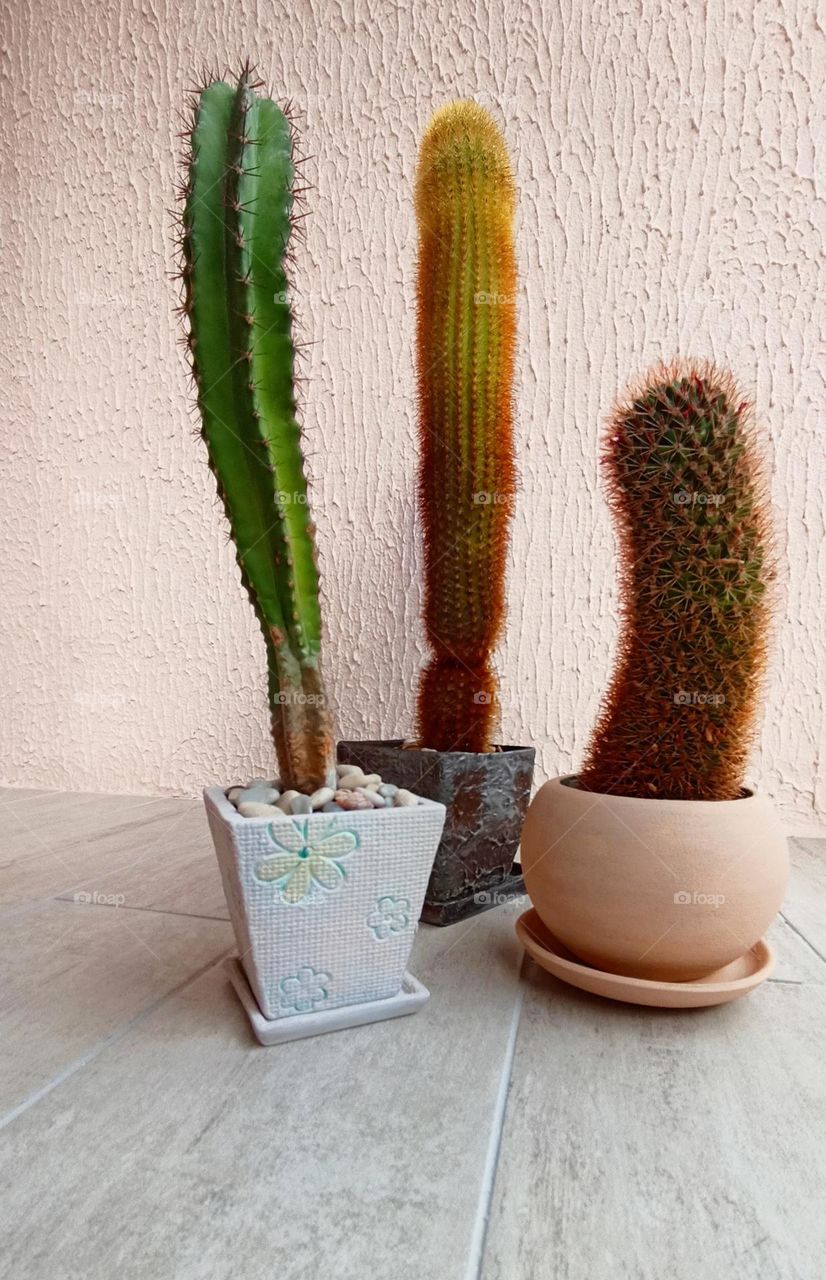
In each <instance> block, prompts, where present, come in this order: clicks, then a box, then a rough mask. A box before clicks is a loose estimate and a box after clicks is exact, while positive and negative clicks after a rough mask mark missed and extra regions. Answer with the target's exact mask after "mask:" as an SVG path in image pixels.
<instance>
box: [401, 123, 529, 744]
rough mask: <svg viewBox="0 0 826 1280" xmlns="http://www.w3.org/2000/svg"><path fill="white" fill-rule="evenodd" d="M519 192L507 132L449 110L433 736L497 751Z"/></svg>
mask: <svg viewBox="0 0 826 1280" xmlns="http://www.w3.org/2000/svg"><path fill="white" fill-rule="evenodd" d="M515 205H516V190H515V185H514V181H513V175H512V173H511V167H510V162H509V159H508V153H507V150H506V148H505V143H504V140H503V138H502V135H501V133H500V131H499V129H498V128H497V126H496V124H495V123H494V121H493V119H492V118H491V117H490V115H489V114H488V113H487V112H486V111H485V110H484V109H483V108H482V107H480V106H478V105H477V104H476V103H473V102H453V103H450V104H449V105H448V106H446V107H443V108H442V109H441V110H440V111H437V112H436V114H435V115H434V116H433V119H432V120H431V122H430V124H429V125H428V128H427V131H426V133H425V135H424V138H423V139H422V145H421V150H420V153H419V164H418V169H417V174H416V215H417V218H418V224H419V271H418V332H417V359H418V385H419V435H420V444H421V468H420V473H419V503H420V509H421V514H422V522H423V526H424V549H425V601H424V621H425V629H426V633H427V638H428V641H429V644H430V648H431V651H432V657H431V659H430V662H429V664H428V666H427V667H426V668H425V670H424V672H423V674H422V681H421V686H420V689H419V701H418V736H419V740H420V742H421V744H422V745H423V746H426V747H434V748H436V749H437V750H441V751H490V750H491V735H492V730H493V726H494V724H495V721H496V712H497V706H496V695H497V682H496V677H495V674H494V671H493V668H492V666H491V654H492V651H493V649H494V646H495V645H496V643H497V640H498V639H499V636H500V634H501V631H502V627H503V624H504V619H505V558H506V552H507V545H508V536H509V528H510V521H511V515H512V512H513V502H514V494H515V489H516V468H515V462H514V451H513V403H512V396H513V365H514V353H515V346H516V301H515V291H516V257H515V251H514V242H513V219H514V212H515Z"/></svg>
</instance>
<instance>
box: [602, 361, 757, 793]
mask: <svg viewBox="0 0 826 1280" xmlns="http://www.w3.org/2000/svg"><path fill="white" fill-rule="evenodd" d="M604 463H605V467H606V471H607V479H608V491H609V502H610V505H611V508H612V511H613V514H614V517H615V521H616V524H617V527H618V533H619V544H620V557H621V597H622V598H621V612H622V621H623V630H622V635H621V638H620V645H619V657H618V661H617V666H616V670H615V673H614V676H613V680H612V683H611V686H610V690H609V693H608V697H607V700H606V703H605V706H604V708H603V711H602V714H601V717H600V719H599V722H598V724H597V726H596V729H595V732H594V737H593V741H592V744H591V746H590V750H589V753H588V757H587V761H586V764H585V767H584V769H583V771H582V773H581V775H580V786H582V787H584V788H585V789H587V790H589V791H598V792H602V793H605V792H611V793H613V794H615V795H630V796H639V797H645V796H656V797H658V798H660V799H669V800H731V799H736V798H737V796H739V795H740V794H741V788H742V782H743V772H744V769H745V766H746V761H747V757H748V751H749V746H750V736H751V730H752V728H753V725H754V720H755V713H756V708H757V698H758V694H759V689H760V682H761V677H762V674H763V670H764V664H765V657H766V643H767V626H768V622H769V619H770V613H771V603H770V593H769V590H768V588H769V585H770V583H771V580H772V577H773V568H772V563H771V546H770V520H769V511H768V506H767V501H766V499H765V497H764V493H763V484H762V480H761V473H760V464H759V458H758V455H757V452H756V448H755V442H754V438H753V431H752V427H751V408H750V406H749V404H748V403H747V402H746V401H745V400H744V399H743V397H742V396H741V394H740V392H739V391H738V389H737V387H736V385H735V383H734V380H733V379H732V377H731V376H730V375H729V374H728V373H726V372H722V371H720V370H719V369H717V368H715V367H714V366H713V365H711V364H707V363H694V362H678V363H676V364H674V365H671V366H661V367H659V368H657V369H655V370H653V371H652V372H651V373H650V374H649V376H648V377H647V378H646V379H645V380H644V382H643V383H642V384H641V385H639V386H638V387H636V388H632V390H631V391H630V394H629V395H628V397H627V399H626V400H625V401H624V402H623V403H620V404H619V405H618V406H617V407H616V409H615V410H614V413H613V415H612V417H611V420H610V422H609V427H608V434H607V444H606V449H605V457H604Z"/></svg>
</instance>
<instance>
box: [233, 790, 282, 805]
mask: <svg viewBox="0 0 826 1280" xmlns="http://www.w3.org/2000/svg"><path fill="white" fill-rule="evenodd" d="M280 795H281V792H280V791H276V789H275V787H268V786H260V787H244V788H243V790H242V791H241V794H240V796H239V797H238V799H239V801H240V800H249V801H251V802H253V803H255V804H275V803H276V801H277V800H278V797H279V796H280Z"/></svg>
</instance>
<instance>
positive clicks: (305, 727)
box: [181, 65, 332, 792]
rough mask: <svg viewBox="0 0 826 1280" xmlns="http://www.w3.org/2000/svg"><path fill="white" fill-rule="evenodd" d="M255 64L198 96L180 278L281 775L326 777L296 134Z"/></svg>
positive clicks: (294, 783)
mask: <svg viewBox="0 0 826 1280" xmlns="http://www.w3.org/2000/svg"><path fill="white" fill-rule="evenodd" d="M260 88H261V84H260V82H259V81H257V80H255V78H254V73H253V71H252V69H251V68H250V67H249V65H247V66H245V67H244V69H243V71H242V72H241V75H240V76H239V79H238V83H237V85H235V86H232V85H229V84H225V83H223V82H221V81H219V80H213V81H212V82H211V83H208V84H207V85H206V86H205V87H204V88H203V89H202V90H200V91H198V92H197V93H196V99H195V102H194V104H193V105H194V111H193V119H192V122H191V126H190V128H189V130H188V131H187V136H188V141H189V146H190V150H189V154H188V156H187V159H186V172H185V177H184V181H183V183H182V187H181V195H182V198H183V201H184V209H183V215H182V218H181V228H182V235H181V249H182V262H181V274H182V278H183V292H184V302H183V308H182V310H183V311H184V312H185V314H186V316H187V317H188V335H187V339H186V340H187V343H188V346H189V350H190V355H191V362H192V371H193V376H194V381H195V386H196V390H197V402H198V408H199V410H200V416H201V424H202V427H201V433H202V435H203V438H204V440H205V442H206V446H207V451H208V456H209V464H210V467H211V468H212V471H213V472H214V474H215V479H216V481H217V485H218V493H219V495H220V498H221V500H222V502H223V506H224V510H225V513H226V516H227V519H228V521H229V526H230V530H231V533H232V536H233V539H234V541H235V545H236V552H237V558H238V565H239V567H240V570H241V577H242V581H243V583H244V586H245V587H246V590H247V592H248V594H249V597H250V600H251V601H252V604H253V607H254V609H255V612H256V615H257V617H258V620H259V623H260V625H261V629H262V631H263V633H264V639H265V643H266V650H267V666H268V683H269V701H270V707H271V721H272V732H273V738H274V741H275V747H276V752H277V756H278V763H279V769H280V776H281V780H282V784H283V785H284V786H286V787H292V788H295V789H296V790H298V791H303V792H308V791H312V790H313V789H314V788H316V787H318V786H321V785H322V784H323V782H324V781H325V778H326V777H327V775H328V773H329V770H330V767H331V760H332V732H331V726H330V718H329V712H328V708H327V702H326V698H325V694H324V686H323V683H322V679H321V673H320V669H319V656H320V641H321V634H320V633H321V620H320V611H319V600H318V573H317V567H316V556H315V546H314V526H313V524H312V522H311V519H310V514H309V510H308V507H307V484H306V479H305V474H304V463H303V458H302V453H301V441H300V429H299V426H298V422H297V419H296V397H295V391H294V375H293V370H294V363H295V355H296V350H295V344H294V342H293V333H292V330H293V316H292V311H291V306H290V300H289V284H288V278H287V271H286V265H287V261H288V255H289V241H290V235H291V232H292V230H293V225H294V223H295V221H296V215H295V213H294V210H293V206H294V202H295V199H296V195H297V194H299V193H298V192H297V188H296V176H295V175H296V164H297V162H296V160H295V158H294V133H293V127H292V124H291V122H290V120H289V119H288V118H287V116H286V115H285V114H284V112H282V111H281V110H280V109H279V107H278V106H276V104H275V103H274V102H272V101H271V100H270V99H269V98H266V97H261V96H259V94H258V90H259V89H260Z"/></svg>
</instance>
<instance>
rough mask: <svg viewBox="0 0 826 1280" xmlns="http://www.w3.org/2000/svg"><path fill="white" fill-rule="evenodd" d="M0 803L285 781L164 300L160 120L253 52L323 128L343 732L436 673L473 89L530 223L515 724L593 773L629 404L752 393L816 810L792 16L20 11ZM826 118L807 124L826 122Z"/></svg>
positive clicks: (309, 407)
mask: <svg viewBox="0 0 826 1280" xmlns="http://www.w3.org/2000/svg"><path fill="white" fill-rule="evenodd" d="M0 12H2V21H3V35H4V39H3V44H2V90H3V110H2V113H1V114H0V144H1V145H2V149H3V154H4V155H5V156H6V157H7V161H6V165H5V167H4V190H3V192H2V193H1V194H0V231H1V232H2V241H3V245H4V250H5V270H4V273H3V281H2V287H3V289H4V292H5V293H6V295H7V296H6V300H5V302H4V314H5V316H6V326H5V327H6V341H5V343H4V350H3V352H2V356H0V359H2V362H3V374H2V378H3V381H2V385H3V388H4V401H5V403H4V406H3V417H4V420H5V439H6V443H5V445H4V447H3V450H2V454H1V455H0V473H1V474H2V492H3V504H2V509H3V514H2V535H0V543H1V544H2V548H3V561H2V562H3V566H4V568H3V579H4V581H3V604H4V615H5V617H4V626H3V630H2V640H1V641H0V644H1V645H2V648H1V649H0V694H1V695H2V718H0V759H1V760H2V766H0V768H1V771H2V776H3V778H4V780H5V781H6V782H9V783H15V784H26V785H44V786H55V787H67V788H74V789H93V788H99V789H107V790H121V791H130V792H138V791H147V792H195V791H196V789H197V788H199V787H200V785H201V784H203V783H204V782H207V781H212V780H214V779H227V780H228V779H233V778H238V777H240V776H242V775H245V774H248V773H250V772H253V773H254V772H260V771H263V772H268V771H269V769H270V768H271V756H270V751H269V746H268V740H267V717H266V713H265V708H264V698H263V688H264V682H263V654H262V651H261V645H260V643H259V639H258V636H257V633H256V629H255V626H254V623H253V619H252V616H251V613H250V611H249V609H248V607H247V604H246V602H245V599H244V597H243V595H242V592H241V589H240V587H239V583H238V573H237V570H236V568H235V565H234V560H233V553H232V550H231V548H230V547H229V546H228V545H227V542H226V537H225V533H224V529H223V526H222V522H221V518H220V514H219V511H218V508H217V505H216V502H215V498H214V486H213V482H212V478H211V476H210V475H209V474H208V472H207V469H206V467H205V465H204V456H203V449H202V446H201V444H200V442H199V441H198V440H196V439H195V438H194V437H193V434H192V419H191V416H190V414H189V413H188V410H187V395H186V390H185V379H184V364H183V359H182V356H181V353H180V352H179V350H178V349H177V347H176V345H175V339H176V336H177V334H176V329H175V324H174V322H173V320H172V318H171V315H170V312H171V307H172V305H173V303H174V301H175V294H176V289H175V286H174V285H173V284H172V283H171V282H170V281H169V280H168V279H167V277H166V271H167V269H168V267H169V262H170V220H169V217H168V216H167V214H166V212H165V210H166V209H167V208H168V207H169V206H170V205H171V203H172V196H171V192H172V187H173V182H174V179H175V167H174V154H175V150H176V147H177V143H176V139H175V136H174V135H175V130H176V129H177V128H178V127H179V126H178V123H177V121H176V119H175V113H176V111H177V110H178V109H179V108H180V107H181V106H182V104H183V98H184V89H185V87H186V86H187V85H188V84H190V83H191V82H192V81H193V79H194V78H195V74H196V73H197V71H198V69H199V68H200V67H201V66H202V64H203V63H205V62H206V63H216V62H219V63H225V62H226V61H227V60H233V61H234V60H235V59H236V58H237V57H238V56H240V55H242V54H244V53H246V52H249V53H250V54H251V55H252V56H253V57H254V58H255V59H257V61H258V63H259V66H260V68H261V70H262V72H263V74H264V75H265V76H266V78H267V79H268V81H269V82H270V83H271V85H272V86H273V88H274V90H275V92H276V94H277V95H278V96H283V97H288V96H291V97H293V98H294V99H295V100H296V101H297V102H298V104H299V105H300V106H301V107H302V108H303V109H304V110H305V112H306V129H307V140H306V149H307V151H308V152H310V153H312V154H313V155H314V156H315V159H314V160H313V161H312V166H311V167H312V170H313V174H312V177H313V180H314V181H315V183H316V185H317V188H318V189H317V191H316V192H315V193H314V194H313V197H312V206H313V212H312V216H311V218H310V219H309V220H308V225H307V245H306V249H305V250H304V251H303V252H302V253H301V264H300V269H299V275H298V279H299V282H300V289H301V293H302V295H303V296H302V309H303V316H304V320H305V322H306V327H307V329H308V331H309V336H310V337H311V338H312V339H313V341H314V342H315V344H316V345H315V346H313V347H312V350H311V353H310V357H309V365H308V374H309V377H310V387H309V393H308V398H307V404H306V412H305V418H306V422H307V425H308V430H309V437H310V440H311V442H312V449H313V456H312V460H311V470H312V475H313V481H314V494H315V508H316V514H317V522H318V526H319V541H320V550H321V556H322V568H323V574H324V583H323V585H324V606H325V617H326V625H327V636H328V644H327V653H328V659H327V668H328V672H329V675H330V678H331V681H332V685H333V692H334V695H335V699H336V702H337V705H338V707H339V709H340V718H339V724H340V729H341V731H342V733H343V734H348V735H352V734H367V733H369V734H371V735H372V734H376V733H386V734H390V733H395V732H397V731H399V730H402V731H403V730H406V729H407V728H408V727H409V725H410V714H411V708H412V703H413V694H412V690H413V687H414V682H415V674H416V670H417V667H418V664H419V661H420V657H421V641H420V632H419V627H418V603H419V583H418V551H417V546H416V538H415V526H414V509H413V479H414V467H415V436H414V403H413V378H412V359H411V343H412V336H413V303H412V287H413V263H414V227H413V220H412V209H411V181H412V174H413V165H414V158H415V152H416V144H417V139H418V137H419V135H420V133H421V130H422V128H423V126H424V124H425V121H426V120H427V118H428V115H429V113H430V111H431V110H432V108H433V107H434V106H436V105H438V104H440V103H442V102H444V101H446V100H447V99H449V98H451V97H455V96H460V95H461V96H475V97H477V98H478V99H479V100H480V101H482V102H483V103H485V104H486V105H488V106H490V107H491V108H492V109H493V110H494V111H495V112H496V114H497V115H498V117H499V118H500V120H501V121H502V123H503V126H504V129H505V132H506V136H507V139H508V143H509V145H510V148H511V151H512V154H513V158H514V163H515V167H516V171H517V175H518V182H519V187H520V191H521V203H520V215H519V233H518V253H519V263H520V272H521V280H522V284H521V291H520V328H521V334H520V346H519V356H518V434H519V448H520V468H521V476H522V483H521V494H520V504H519V512H518V516H517V519H516V524H515V530H514V539H513V550H512V556H511V577H510V601H511V614H510V623H509V628H508V634H507V640H506V642H505V644H504V645H503V648H502V651H501V659H500V666H501V672H502V676H503V698H504V725H503V729H502V734H503V737H504V739H505V740H508V741H511V742H525V741H531V742H535V743H536V744H537V745H538V746H539V747H540V749H541V759H542V771H543V773H544V774H550V773H554V772H557V771H559V770H561V769H567V768H569V767H570V766H571V765H572V764H574V763H576V762H577V761H578V760H579V759H580V758H581V755H582V751H583V748H584V745H585V741H586V738H587V734H588V731H589V727H590V725H591V723H592V721H593V718H594V713H595V711H596V707H597V702H598V698H599V693H600V690H601V689H602V687H603V686H604V683H605V680H606V676H607V673H608V670H609V665H610V660H611V649H612V643H613V639H614V635H615V617H614V606H615V593H614V585H613V542H612V534H611V528H610V524H609V521H608V518H607V515H606V511H605V509H604V506H603V503H602V500H601V497H600V492H599V485H598V473H597V464H596V455H597V443H598V437H599V431H600V423H601V419H602V418H603V416H604V414H605V412H606V411H607V409H608V407H609V404H610V401H611V398H612V396H613V394H614V393H615V391H616V390H617V389H618V388H619V387H620V386H621V385H622V384H623V383H624V382H625V381H626V380H627V378H628V377H629V376H630V375H632V374H634V373H636V372H638V371H639V370H640V369H641V368H642V367H644V366H645V365H646V364H647V363H648V362H650V361H652V360H653V359H655V358H656V357H658V356H660V355H665V356H668V355H671V354H673V353H675V352H677V351H680V352H683V353H690V352H694V353H697V354H700V355H713V356H716V357H718V358H721V359H723V360H726V361H728V362H729V363H730V364H731V365H732V366H733V367H734V369H736V370H737V372H738V373H739V374H740V375H741V377H742V379H743V380H744V381H745V383H746V384H747V386H749V387H750V389H751V390H752V391H753V393H754V394H755V396H756V399H757V402H758V405H759V408H760V415H761V417H762V419H763V420H764V422H765V423H766V424H767V426H768V429H769V431H770V434H771V442H772V444H771V447H772V453H773V486H774V496H775V499H776V503H777V506H778V509H779V512H780V527H781V532H782V535H783V538H784V540H785V544H786V547H787V568H788V585H787V588H786V595H785V600H784V613H783V618H782V622H781V626H780V634H779V640H778V650H777V653H778V659H777V660H776V662H775V666H774V670H773V674H772V679H771V686H770V691H769V701H768V708H767V712H766V715H765V722H764V727H763V731H762V737H761V740H760V744H759V749H758V750H757V752H756V754H755V759H754V771H753V772H754V776H755V777H756V778H757V779H758V780H759V781H760V783H761V785H762V786H763V787H765V788H766V789H767V790H768V791H769V792H771V793H772V794H773V795H774V796H775V797H776V798H777V800H778V801H779V802H780V804H781V806H782V809H783V812H784V814H785V816H786V817H787V818H788V819H789V822H790V825H794V826H795V827H796V828H797V829H806V828H808V829H814V828H815V826H816V825H817V823H818V821H819V820H820V819H822V817H823V815H824V811H826V775H825V774H824V759H823V754H822V752H821V743H822V742H823V738H824V690H826V670H824V665H825V660H824V652H825V651H826V646H824V639H823V625H824V621H823V609H822V598H823V587H824V578H825V577H826V544H825V543H824V536H823V535H824V514H823V507H824V502H823V495H824V481H826V461H825V460H824V448H823V405H824V370H826V350H825V349H824V348H825V347H826V308H825V307H824V302H823V298H824V293H826V290H825V289H824V284H825V283H826V282H824V275H823V256H822V254H823V240H822V236H823V231H824V222H826V219H825V218H824V204H823V193H824V186H826V166H825V165H824V148H826V139H824V129H823V122H822V120H821V121H820V122H819V121H818V119H817V117H816V112H815V103H816V96H817V95H818V94H820V95H821V98H822V87H823V82H824V78H825V77H824V73H825V72H826V51H825V49H824V34H823V30H822V29H821V26H819V25H818V23H817V21H816V18H815V6H814V5H813V4H811V3H806V2H804V0H751V2H749V0H708V3H700V0H660V2H659V3H657V2H655V0H611V2H610V3H608V0H605V2H604V3H596V4H584V3H575V2H574V0H559V2H558V3H554V4H547V3H544V2H543V0H521V2H516V0H512V2H511V3H505V4H501V3H499V2H493V0H491V2H490V3H487V4H486V3H484V2H483V0H478V3H475V4H474V3H471V0H451V3H429V4H424V3H419V4H415V3H414V4H410V3H405V4H395V3H386V2H384V0H374V2H373V3H368V2H367V0H341V2H340V3H329V4H323V3H321V0H296V2H295V3H293V4H290V5H286V4H283V3H280V0H276V2H275V3H273V2H270V3H266V2H264V0H262V2H261V3H257V4H253V3H251V2H250V0H240V2H239V0H236V2H235V3H233V4H228V3H220V2H218V3H216V0H155V2H154V3H153V2H150V3H146V4H144V3H140V4H139V3H137V0H120V3H117V2H113V3H104V2H103V0H49V2H48V3H46V0H28V3H26V0H2V4H0ZM821 105H822V102H821Z"/></svg>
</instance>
